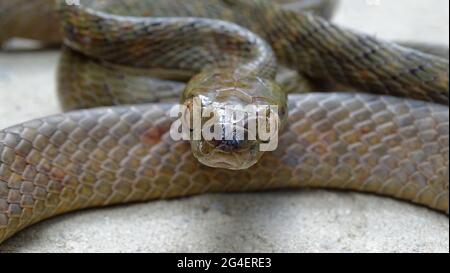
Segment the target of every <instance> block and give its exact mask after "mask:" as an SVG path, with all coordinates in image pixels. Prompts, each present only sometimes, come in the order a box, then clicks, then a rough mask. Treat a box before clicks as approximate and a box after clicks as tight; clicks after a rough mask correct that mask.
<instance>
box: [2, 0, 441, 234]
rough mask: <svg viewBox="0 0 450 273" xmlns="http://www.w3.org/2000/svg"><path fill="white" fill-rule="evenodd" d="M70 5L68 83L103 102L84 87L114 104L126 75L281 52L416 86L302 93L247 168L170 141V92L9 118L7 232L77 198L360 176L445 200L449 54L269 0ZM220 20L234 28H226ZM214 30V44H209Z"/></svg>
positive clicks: (323, 183) (380, 84) (359, 82)
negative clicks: (229, 166)
mask: <svg viewBox="0 0 450 273" xmlns="http://www.w3.org/2000/svg"><path fill="white" fill-rule="evenodd" d="M27 2H28V1H27ZM33 2H35V1H33ZM62 2H63V1H61V3H62ZM82 2H83V1H82ZM61 3H60V5H59V10H60V13H59V16H60V20H61V22H62V26H63V36H64V39H65V45H66V47H67V48H66V49H65V51H64V52H65V53H64V55H63V57H62V62H61V64H60V71H59V88H60V90H59V92H60V97H61V98H62V99H65V102H63V103H64V105H65V106H66V107H67V108H76V107H86V106H90V105H80V104H79V103H78V102H79V101H82V98H84V96H87V99H86V100H85V101H89V102H93V101H98V102H100V103H101V104H103V105H110V104H114V103H111V102H113V99H108V98H106V96H107V94H109V95H110V94H112V93H115V92H116V91H117V92H119V91H118V90H119V89H120V90H124V92H125V95H123V94H122V100H127V102H128V103H142V102H149V101H151V100H155V98H156V99H158V100H164V99H165V98H166V96H167V97H170V95H177V96H179V95H180V92H181V90H180V89H181V88H180V87H178V86H177V87H176V88H175V89H177V91H174V88H167V89H165V91H161V92H160V93H158V94H146V92H145V91H146V90H147V89H148V88H149V87H147V86H146V85H147V83H149V79H148V78H147V74H146V72H145V70H146V69H147V68H155V67H156V68H164V69H166V68H169V69H174V68H175V69H178V70H183V71H188V72H189V73H188V74H190V75H191V74H193V73H192V72H199V71H202V70H204V69H205V68H210V67H211V66H209V65H212V67H214V69H215V68H220V69H222V68H223V67H224V66H226V67H233V69H234V70H233V71H248V70H249V68H250V70H252V71H254V72H256V73H257V74H258V75H261V77H263V78H269V79H271V78H273V77H274V71H275V64H274V63H273V57H274V56H273V55H271V54H272V53H274V55H276V57H277V58H278V60H279V62H280V63H281V64H283V65H285V66H287V67H289V68H291V69H295V70H297V71H299V72H301V73H302V74H303V75H305V76H306V77H307V78H309V79H315V80H317V79H323V80H326V81H330V80H332V81H334V82H337V83H339V84H343V85H345V86H349V87H352V88H355V89H358V90H364V91H370V92H374V93H381V94H389V95H394V96H401V97H409V98H396V97H391V96H384V95H363V94H350V93H348V94H343V93H315V94H303V95H291V96H289V99H288V102H287V103H288V109H289V111H288V119H289V120H288V122H287V125H286V126H285V128H286V129H285V131H284V133H283V134H282V135H280V139H279V147H278V149H277V150H276V151H275V152H271V153H266V154H265V155H264V156H263V157H262V158H261V159H260V160H259V162H258V163H257V164H256V165H254V166H253V167H251V168H248V169H245V170H240V171H231V170H224V169H217V168H209V167H206V166H204V165H202V164H200V163H199V162H198V161H197V160H195V159H194V157H193V156H192V152H191V151H190V149H189V147H190V145H189V144H188V143H187V142H185V141H178V142H177V141H173V140H172V139H171V138H170V136H169V133H168V130H169V128H170V125H171V122H172V120H171V119H170V118H169V117H168V114H167V111H168V110H169V109H170V107H171V104H168V103H151V104H143V105H139V106H137V105H136V106H116V107H105V108H98V109H92V110H79V111H74V112H69V113H66V114H60V115H55V116H51V117H45V118H42V119H37V120H34V121H30V122H26V123H23V124H20V125H17V126H13V127H11V128H7V129H5V130H2V131H0V242H2V241H4V240H6V239H7V238H9V237H10V236H12V235H13V234H15V233H16V232H18V231H19V230H21V229H23V228H25V227H27V226H29V225H31V224H33V223H36V222H39V221H42V220H44V219H46V218H49V217H52V216H55V215H58V214H62V213H65V212H68V211H73V210H77V209H82V208H89V207H97V206H107V205H112V204H119V203H126V202H138V201H147V200H154V199H160V198H173V197H182V196H189V195H194V194H200V193H204V192H237V191H255V190H266V189H277V188H299V187H325V188H333V189H348V190H357V191H362V192H370V193H376V194H381V195H386V196H391V197H395V198H399V199H403V200H408V201H411V202H414V203H416V204H420V205H425V206H428V207H430V208H433V209H436V210H439V211H442V212H445V213H447V214H448V212H449V208H448V207H449V206H448V205H449V193H448V179H449V168H448V165H449V158H448V152H449V148H448V142H449V137H448V136H449V133H448V129H449V120H448V115H449V109H448V106H446V105H440V104H448V61H447V60H444V59H441V58H438V57H435V56H432V55H428V54H424V53H421V52H419V51H415V50H412V49H408V48H405V47H401V46H398V45H395V44H392V43H386V42H383V41H380V40H377V39H374V38H372V37H369V36H366V35H363V34H358V33H355V32H353V31H349V30H345V29H342V28H339V27H337V26H335V25H333V24H331V23H329V22H328V21H326V20H324V19H321V18H319V17H315V16H313V15H308V14H299V13H298V12H293V11H286V10H282V9H280V8H279V7H277V6H276V5H274V4H271V3H269V2H268V1H240V0H223V1H219V0H217V1H200V0H197V1H180V0H170V1H133V0H127V1H101V0H99V1H92V4H90V6H86V5H82V7H81V8H80V7H74V6H70V7H69V6H66V5H64V4H61ZM83 3H84V2H83ZM86 7H88V8H86ZM125 15H127V16H125ZM138 16H153V17H154V18H151V19H145V18H141V17H138ZM155 17H156V19H155ZM163 17H170V18H169V19H168V18H163ZM180 17H183V18H184V19H179V18H180ZM186 17H190V18H191V19H186ZM198 17H202V18H203V19H199V18H198ZM204 17H208V18H215V19H222V20H227V21H231V22H235V23H238V24H240V25H242V26H244V27H245V28H247V29H249V30H251V31H252V32H255V33H256V34H258V35H260V36H261V37H262V38H263V39H264V40H265V41H267V43H268V44H269V45H270V46H268V45H267V44H266V43H265V42H264V41H263V40H261V41H262V42H259V41H260V38H259V37H258V36H257V35H254V34H253V33H252V32H250V31H247V30H241V28H236V26H235V25H232V24H229V23H223V22H220V21H215V20H210V19H205V18H204ZM177 18H178V19H177ZM192 18H193V19H192ZM189 20H191V21H189ZM1 22H2V20H1V18H0V23H1ZM178 27H182V28H183V29H177V28H178ZM185 30H188V32H186V31H185ZM212 30H220V31H225V33H229V35H228V36H226V35H225V36H222V34H221V35H220V36H214V33H216V32H214V31H212ZM189 31H193V32H189ZM195 31H200V33H201V31H203V34H205V31H206V33H208V34H209V35H210V36H206V37H205V36H202V35H200V34H198V33H197V35H198V36H191V37H193V38H194V40H196V41H197V42H198V43H196V44H193V43H191V44H189V43H188V41H189V39H187V38H186V37H184V39H183V35H184V33H191V34H192V35H194V33H196V32H195ZM174 33H175V34H176V35H175V34H174ZM240 34H243V35H240ZM244 36H245V37H244ZM161 37H164V39H162V38H161ZM242 37H244V39H241V38H242ZM6 38H7V37H6V35H5V37H2V36H0V40H4V39H6ZM207 39H213V40H214V41H215V42H213V43H208V42H201V41H202V40H207ZM209 41H211V40H209ZM249 41H250V43H249ZM252 41H253V42H252ZM195 45H203V46H199V47H196V46H195ZM208 45H209V46H208ZM255 50H256V51H255ZM258 50H259V51H258ZM75 51H78V52H75ZM255 52H258V53H257V54H255ZM261 56H262V57H261ZM123 66H128V67H123ZM243 66H245V68H244V69H242V70H241V67H243ZM236 69H237V70H236ZM224 74H226V75H229V74H228V72H227V73H220V75H221V76H223V75H224ZM103 78H104V79H108V82H102V81H101V80H102V79H103ZM197 79H198V78H197ZM192 81H194V82H192ZM192 81H191V84H192V83H194V84H195V83H196V82H195V78H194V79H193V80H192ZM130 86H131V87H130ZM122 87H123V88H122ZM133 87H137V89H138V90H137V91H138V92H136V90H134V93H133V91H132V90H133V89H135V88H133ZM86 90H88V92H87V91H86ZM83 92H84V93H83ZM126 92H129V93H126ZM169 93H170V94H169ZM86 94H87V95H86ZM141 95H142V96H141ZM89 96H90V97H89ZM283 96H284V94H281V95H279V97H281V98H282V97H283ZM90 98H91V99H90ZM417 99H421V100H425V101H419V100H417ZM437 103H440V104H437Z"/></svg>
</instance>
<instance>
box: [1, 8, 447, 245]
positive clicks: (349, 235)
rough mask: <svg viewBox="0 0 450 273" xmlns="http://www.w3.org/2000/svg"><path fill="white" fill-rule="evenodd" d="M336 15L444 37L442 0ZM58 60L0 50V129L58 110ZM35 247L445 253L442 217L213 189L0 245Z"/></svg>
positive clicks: (387, 33) (61, 221)
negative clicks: (207, 192)
mask: <svg viewBox="0 0 450 273" xmlns="http://www.w3.org/2000/svg"><path fill="white" fill-rule="evenodd" d="M377 3H378V5H377ZM335 21H336V22H338V23H339V24H341V25H345V26H348V27H352V28H354V29H358V30H360V31H364V32H367V33H371V34H374V35H376V36H378V37H381V38H385V39H394V40H400V41H422V42H432V43H438V44H443V45H447V46H448V43H449V1H447V0H395V1H392V0H379V1H377V0H367V1H366V0H342V1H341V5H340V7H339V10H338V12H337V16H336V17H335ZM57 59H58V53H57V51H44V52H42V51H40V52H28V53H20V54H19V53H0V128H4V127H6V126H10V125H13V124H15V123H17V122H22V121H25V120H28V119H32V118H36V117H40V116H43V115H48V114H53V113H58V112H60V110H59V107H58V103H57V100H56V95H55V84H54V78H55V76H54V75H55V68H56V62H57ZM37 251H46V252H68V251H69V252H94V251H112V252H131V251H140V252H163V251H171V252H176V251H177V252H178V251H179V252H183V251H200V252H207V251H223V252H230V251H258V252H271V251H282V252H321V251H325V252H353V251H355V252H366V251H370V252H380V251H381V252H392V251H394V252H430V251H431V252H449V218H448V217H447V216H445V215H443V214H440V213H436V212H434V211H431V210H428V209H425V208H422V207H417V206H414V205H411V204H408V203H404V202H399V201H396V200H392V199H389V198H383V197H377V196H372V195H365V194H358V193H343V192H333V191H325V190H303V191H295V192H272V193H257V194H256V193H255V194H228V195H223V194H214V195H203V196H198V197H193V198H186V199H180V200H171V201H157V202H150V203H147V204H137V205H125V206H120V207H114V208H108V209H96V210H88V211H83V212H76V213H72V214H69V215H65V216H62V217H57V218H55V219H52V220H49V221H45V222H44V223H41V224H38V225H35V226H33V227H31V228H29V229H27V230H25V231H24V232H21V233H20V234H18V235H17V236H15V237H14V238H13V239H11V240H9V241H8V242H6V243H4V244H3V245H2V246H1V247H0V252H37Z"/></svg>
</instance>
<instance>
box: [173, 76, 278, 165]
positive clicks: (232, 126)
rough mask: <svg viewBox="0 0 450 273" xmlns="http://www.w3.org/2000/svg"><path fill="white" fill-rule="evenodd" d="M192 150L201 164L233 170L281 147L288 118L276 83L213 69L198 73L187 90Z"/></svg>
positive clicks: (184, 98) (188, 124) (185, 99)
mask: <svg viewBox="0 0 450 273" xmlns="http://www.w3.org/2000/svg"><path fill="white" fill-rule="evenodd" d="M182 100H183V104H184V105H185V106H186V108H185V109H187V110H186V111H187V112H188V113H187V115H184V121H183V125H184V126H189V128H190V132H191V133H190V142H191V149H192V152H193V154H194V156H195V157H196V158H197V159H198V160H199V161H200V163H202V164H204V165H207V166H210V167H215V168H224V169H231V170H240V169H247V168H249V167H251V166H252V165H254V164H256V163H257V162H258V160H259V159H260V158H261V156H262V155H263V153H264V152H265V151H272V150H275V149H276V146H277V144H278V133H279V131H281V129H282V127H283V126H284V124H285V121H286V119H287V111H286V109H287V106H286V97H285V94H284V93H282V91H281V89H280V88H279V87H278V85H277V84H275V83H274V82H272V81H270V80H266V79H262V78H259V77H257V76H254V75H252V74H248V73H245V72H238V71H228V70H214V71H210V72H203V73H200V74H199V75H197V76H196V77H194V78H193V79H192V80H191V81H190V82H189V83H188V85H187V87H186V89H185V90H184V93H183V97H182Z"/></svg>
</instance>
